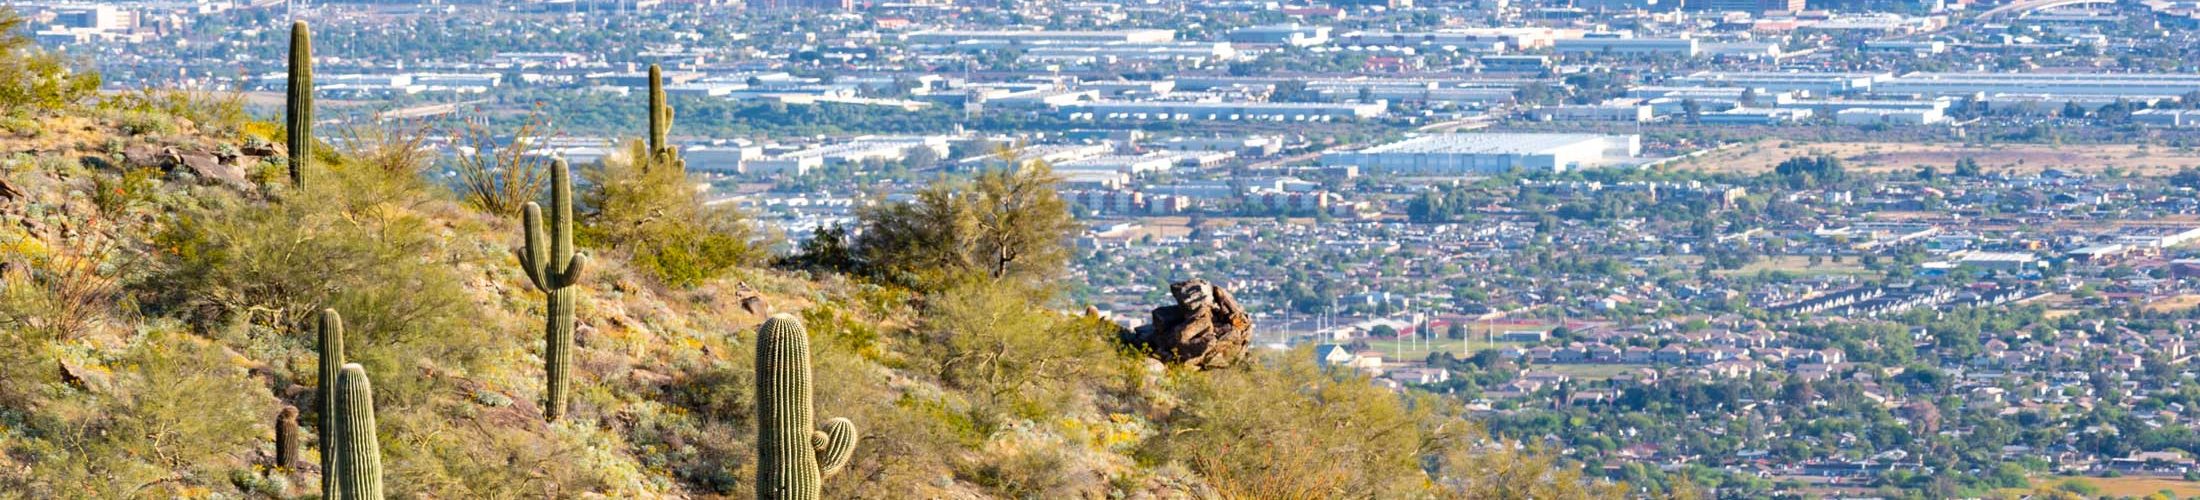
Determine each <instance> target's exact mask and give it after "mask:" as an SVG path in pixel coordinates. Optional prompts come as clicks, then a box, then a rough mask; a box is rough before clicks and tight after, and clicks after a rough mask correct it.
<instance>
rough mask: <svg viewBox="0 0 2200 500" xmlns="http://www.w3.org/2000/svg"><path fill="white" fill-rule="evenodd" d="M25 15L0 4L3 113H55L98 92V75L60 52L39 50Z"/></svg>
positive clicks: (0, 104) (0, 105)
mask: <svg viewBox="0 0 2200 500" xmlns="http://www.w3.org/2000/svg"><path fill="white" fill-rule="evenodd" d="M24 25H25V21H24V20H23V17H22V16H20V15H18V14H16V12H15V10H14V9H12V8H7V7H0V115H23V114H34V113H52V112H55V111H60V110H63V109H66V108H70V107H73V106H76V105H77V104H79V103H81V102H83V101H84V99H86V98H89V97H91V96H92V95H93V94H95V93H97V92H98V91H99V82H100V79H99V74H98V73H94V72H88V71H87V72H78V71H75V70H74V69H72V68H70V67H69V62H68V61H66V60H64V59H63V58H62V57H61V55H60V54H56V53H52V52H47V51H44V50H40V49H39V48H38V46H37V44H35V43H33V41H32V40H31V39H30V37H28V36H26V35H25V34H26V33H29V32H30V30H28V29H25V28H26V27H25V26H24Z"/></svg>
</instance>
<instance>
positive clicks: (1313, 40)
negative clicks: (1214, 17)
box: [1227, 24, 1334, 47]
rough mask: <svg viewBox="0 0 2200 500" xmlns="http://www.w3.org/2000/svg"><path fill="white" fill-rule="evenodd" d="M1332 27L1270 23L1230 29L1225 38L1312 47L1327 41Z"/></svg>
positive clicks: (1235, 40) (1252, 42)
mask: <svg viewBox="0 0 2200 500" xmlns="http://www.w3.org/2000/svg"><path fill="white" fill-rule="evenodd" d="M1332 29H1334V28H1330V27H1328V26H1307V25H1303V24H1272V25H1267V26H1250V27H1245V28H1238V29H1234V30H1230V33H1229V35H1227V38H1228V39H1229V40H1230V42H1231V43H1245V44H1259V45H1289V46H1292V47H1312V46H1316V45H1321V44H1325V43H1329V32H1330V31H1331V30H1332Z"/></svg>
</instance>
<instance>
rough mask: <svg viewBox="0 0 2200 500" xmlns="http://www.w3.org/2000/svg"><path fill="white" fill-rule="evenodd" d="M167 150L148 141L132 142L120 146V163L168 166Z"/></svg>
mask: <svg viewBox="0 0 2200 500" xmlns="http://www.w3.org/2000/svg"><path fill="white" fill-rule="evenodd" d="M167 156H168V155H167V151H163V150H162V149H161V147H160V146H157V145H153V144H149V143H143V142H140V143H134V144H131V145H129V146H127V147H124V148H122V164H123V165H125V166H130V167H138V168H163V169H165V168H168V161H167V159H166V158H167Z"/></svg>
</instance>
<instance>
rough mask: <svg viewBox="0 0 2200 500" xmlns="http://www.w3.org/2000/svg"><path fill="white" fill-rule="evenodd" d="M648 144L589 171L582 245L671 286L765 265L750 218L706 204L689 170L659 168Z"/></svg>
mask: <svg viewBox="0 0 2200 500" xmlns="http://www.w3.org/2000/svg"><path fill="white" fill-rule="evenodd" d="M645 148H646V146H644V145H642V143H641V142H639V141H635V142H632V143H629V144H628V146H627V151H626V153H625V154H624V155H621V156H615V157H611V158H606V159H604V161H603V162H601V163H599V164H597V165H596V166H594V167H593V168H588V169H584V170H582V177H583V178H584V179H586V180H587V184H588V186H589V189H588V190H587V191H584V192H583V193H581V195H580V202H581V205H582V206H581V207H576V209H577V210H581V211H584V212H585V213H586V216H585V217H584V218H583V222H584V224H582V226H581V228H580V232H579V234H578V237H579V239H580V243H581V244H582V245H583V246H589V247H595V248H606V249H613V250H616V251H619V252H621V253H624V254H626V255H628V256H629V257H630V260H631V261H632V262H633V264H634V266H635V267H636V268H638V269H641V270H642V271H645V272H647V273H649V274H650V275H651V276H652V277H655V278H657V279H658V280H659V281H661V282H663V283H664V284H666V285H669V286H675V287H688V286H693V285H695V284H698V283H701V282H702V281H704V280H707V279H710V278H714V277H717V276H719V275H721V274H723V273H725V272H726V271H728V270H732V269H733V268H735V267H739V266H742V265H746V264H751V263H755V262H760V261H761V260H762V259H763V256H764V252H763V248H762V247H761V246H760V245H758V244H757V243H756V241H755V240H756V236H755V235H754V232H755V231H754V229H753V228H751V227H750V225H749V223H748V220H747V217H746V216H744V215H742V214H741V213H740V211H738V210H735V209H734V208H732V207H714V206H708V205H705V204H704V203H703V201H704V200H703V198H702V195H701V193H699V192H697V191H696V190H695V186H694V184H692V183H691V182H690V181H689V180H688V177H687V172H686V171H684V170H682V169H680V168H678V167H676V166H672V165H654V163H655V161H653V160H652V159H651V158H652V157H651V156H650V155H648V154H646V153H645V152H644V151H643V149H645Z"/></svg>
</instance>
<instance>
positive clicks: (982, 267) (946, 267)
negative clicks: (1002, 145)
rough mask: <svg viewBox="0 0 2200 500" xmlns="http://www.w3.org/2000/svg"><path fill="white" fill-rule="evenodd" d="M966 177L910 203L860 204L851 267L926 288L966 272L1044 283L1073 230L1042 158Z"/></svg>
mask: <svg viewBox="0 0 2200 500" xmlns="http://www.w3.org/2000/svg"><path fill="white" fill-rule="evenodd" d="M1018 163H1019V164H1021V165H1022V166H1020V167H1018V168H1013V169H997V170H991V171H987V172H984V173H981V174H979V175H977V176H976V177H974V178H971V179H951V180H942V181H939V182H935V183H933V184H932V185H930V186H926V187H925V188H924V189H922V190H919V191H917V193H916V197H915V199H913V200H910V201H907V202H901V203H886V204H880V205H876V206H871V207H865V208H864V209H862V210H860V211H859V212H857V218H858V219H859V221H860V223H861V224H862V226H863V232H862V234H861V235H860V236H859V237H858V238H856V241H855V244H854V248H855V260H856V266H858V267H859V268H860V269H862V270H863V271H864V272H865V273H866V274H870V275H872V276H874V277H877V278H880V279H884V280H886V281H888V282H892V283H896V284H900V285H903V286H908V287H911V288H916V289H919V290H925V291H934V290H941V289H945V288H947V287H950V286H953V285H954V284H955V283H957V282H961V281H965V280H968V279H971V278H972V277H985V278H990V279H992V280H1008V279H1014V280H1022V281H1043V280H1045V279H1047V278H1050V277H1053V276H1055V275H1058V274H1059V273H1060V272H1061V271H1062V269H1063V264H1064V262H1066V261H1067V259H1068V255H1069V253H1068V249H1067V248H1065V247H1064V246H1063V242H1065V241H1066V240H1068V239H1069V237H1070V236H1071V235H1072V233H1073V232H1074V231H1075V230H1076V221H1075V220H1073V219H1071V218H1070V214H1069V209H1068V205H1067V204H1066V203H1065V202H1063V201H1062V199H1061V196H1060V195H1059V194H1057V193H1056V192H1055V185H1056V184H1057V183H1058V182H1059V181H1060V178H1059V177H1056V176H1055V175H1054V173H1053V171H1052V170H1051V169H1049V168H1048V167H1047V165H1046V164H1045V163H1039V162H1018Z"/></svg>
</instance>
